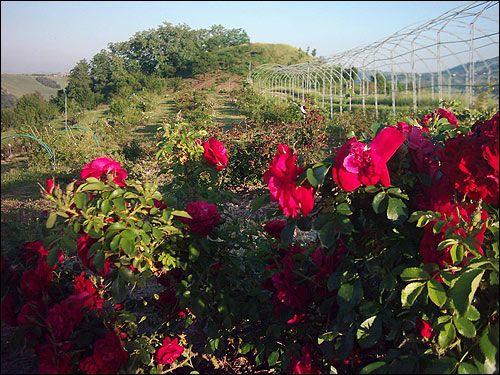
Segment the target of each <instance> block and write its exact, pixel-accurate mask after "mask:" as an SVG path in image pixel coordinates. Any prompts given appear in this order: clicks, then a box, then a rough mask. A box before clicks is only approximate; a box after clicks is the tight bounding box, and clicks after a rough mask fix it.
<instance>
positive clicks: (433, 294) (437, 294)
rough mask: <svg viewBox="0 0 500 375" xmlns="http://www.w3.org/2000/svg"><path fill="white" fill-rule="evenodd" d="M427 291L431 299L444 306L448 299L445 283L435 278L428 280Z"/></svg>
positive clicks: (439, 305)
mask: <svg viewBox="0 0 500 375" xmlns="http://www.w3.org/2000/svg"><path fill="white" fill-rule="evenodd" d="M427 292H428V295H429V298H430V299H431V301H432V302H434V303H435V304H436V305H437V306H438V307H442V306H443V305H444V304H445V302H446V299H447V298H446V291H445V290H444V287H443V285H441V283H439V282H438V281H436V280H435V279H431V280H429V281H427Z"/></svg>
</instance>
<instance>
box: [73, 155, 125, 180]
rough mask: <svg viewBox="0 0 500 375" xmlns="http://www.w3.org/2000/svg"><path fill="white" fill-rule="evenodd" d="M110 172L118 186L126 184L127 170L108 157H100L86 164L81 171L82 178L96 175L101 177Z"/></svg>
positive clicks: (98, 177) (95, 176)
mask: <svg viewBox="0 0 500 375" xmlns="http://www.w3.org/2000/svg"><path fill="white" fill-rule="evenodd" d="M108 174H111V175H112V176H113V182H114V183H115V184H117V185H118V186H125V185H126V184H125V179H126V178H127V177H128V174H127V171H125V169H123V168H122V166H121V164H120V163H119V162H117V161H116V160H113V159H111V158H108V157H100V158H97V159H94V160H93V161H91V162H90V163H88V164H85V166H84V167H83V169H82V171H81V173H80V178H82V179H86V178H89V177H94V178H97V179H100V178H101V177H106V175H108Z"/></svg>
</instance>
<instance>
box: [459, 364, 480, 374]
mask: <svg viewBox="0 0 500 375" xmlns="http://www.w3.org/2000/svg"><path fill="white" fill-rule="evenodd" d="M458 373H459V374H479V373H480V372H479V370H478V368H477V367H476V366H474V365H472V364H470V363H468V362H462V363H460V365H459V366H458Z"/></svg>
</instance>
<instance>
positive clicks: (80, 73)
mask: <svg viewBox="0 0 500 375" xmlns="http://www.w3.org/2000/svg"><path fill="white" fill-rule="evenodd" d="M66 92H67V95H68V98H70V99H74V100H75V102H76V103H78V105H80V106H81V107H82V108H83V109H92V108H95V107H96V105H97V103H96V98H95V95H94V92H93V91H92V80H91V78H90V65H89V63H88V62H87V61H86V60H85V59H83V60H80V61H79V62H78V63H77V64H76V65H75V67H74V68H73V69H71V71H70V72H69V77H68V86H67V87H66ZM58 95H59V93H58Z"/></svg>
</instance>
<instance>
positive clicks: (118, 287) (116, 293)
mask: <svg viewBox="0 0 500 375" xmlns="http://www.w3.org/2000/svg"><path fill="white" fill-rule="evenodd" d="M127 293H128V290H127V286H126V285H125V281H124V280H123V279H122V278H121V277H117V278H116V279H114V280H113V282H112V283H111V294H112V295H113V299H114V300H115V302H116V303H121V302H122V301H123V300H124V299H125V298H126V297H127Z"/></svg>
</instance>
